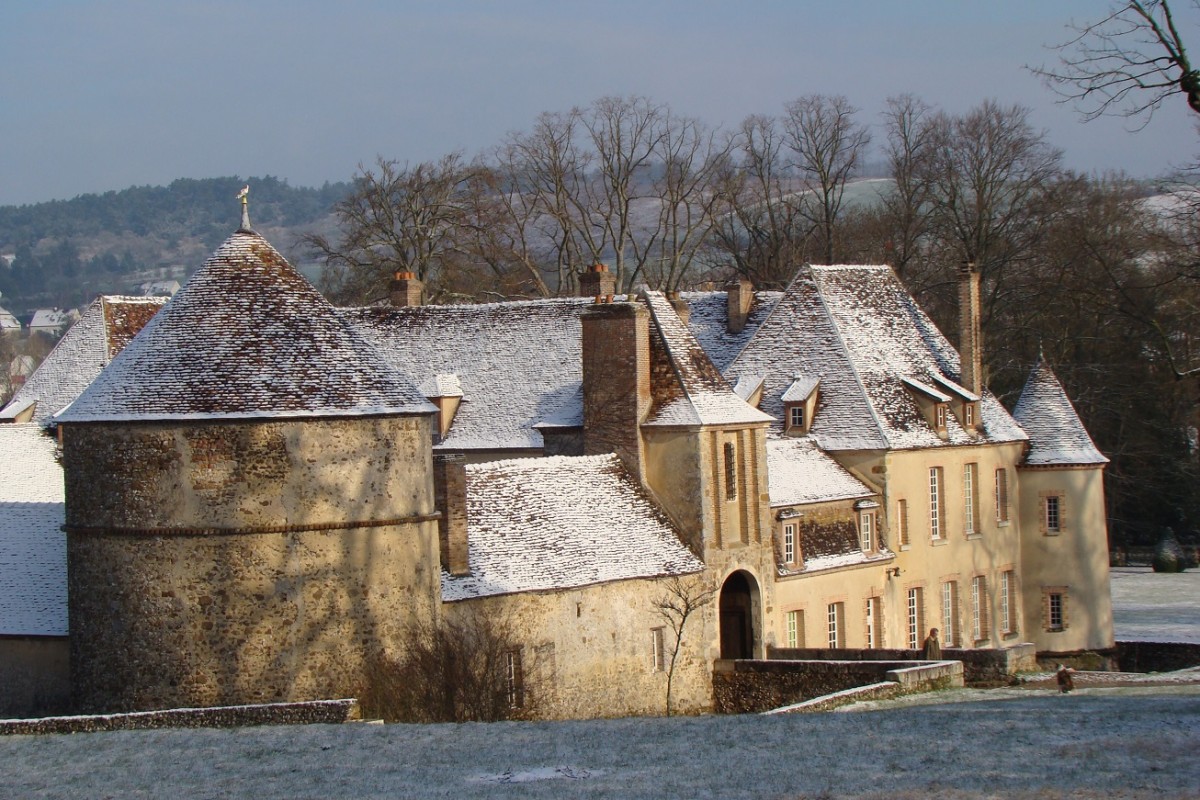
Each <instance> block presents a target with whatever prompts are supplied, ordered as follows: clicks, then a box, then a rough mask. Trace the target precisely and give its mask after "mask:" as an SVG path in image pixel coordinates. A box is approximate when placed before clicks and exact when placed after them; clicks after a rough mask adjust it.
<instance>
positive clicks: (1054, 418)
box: [1013, 359, 1108, 466]
mask: <svg viewBox="0 0 1200 800" xmlns="http://www.w3.org/2000/svg"><path fill="white" fill-rule="evenodd" d="M1013 416H1014V417H1015V418H1016V420H1017V422H1018V423H1020V425H1021V427H1022V428H1024V429H1025V432H1026V433H1028V434H1029V451H1028V452H1027V453H1026V454H1025V463H1026V464H1028V465H1029V466H1058V465H1061V466H1068V465H1072V466H1085V465H1093V464H1094V465H1100V464H1107V463H1108V459H1107V458H1105V457H1104V456H1103V455H1102V454H1101V453H1100V451H1099V450H1097V449H1096V445H1095V444H1094V443H1093V442H1092V437H1091V436H1089V435H1088V432H1087V429H1086V428H1084V427H1083V422H1081V421H1080V419H1079V415H1078V414H1076V413H1075V406H1073V405H1072V404H1071V400H1070V399H1069V398H1068V397H1067V393H1066V392H1065V391H1063V388H1062V384H1061V383H1059V381H1058V378H1057V377H1056V376H1055V374H1054V371H1053V370H1051V369H1050V365H1049V364H1047V363H1046V361H1045V359H1039V360H1038V363H1037V364H1036V365H1035V366H1034V368H1033V371H1032V372H1031V373H1030V374H1029V380H1027V381H1026V382H1025V388H1024V389H1023V390H1022V391H1021V397H1020V398H1019V399H1018V400H1017V405H1016V407H1015V408H1014V409H1013Z"/></svg>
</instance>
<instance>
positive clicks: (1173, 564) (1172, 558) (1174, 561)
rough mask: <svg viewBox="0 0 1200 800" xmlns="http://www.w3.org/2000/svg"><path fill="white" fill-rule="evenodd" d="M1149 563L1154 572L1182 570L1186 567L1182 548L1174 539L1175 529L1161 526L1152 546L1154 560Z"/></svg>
mask: <svg viewBox="0 0 1200 800" xmlns="http://www.w3.org/2000/svg"><path fill="white" fill-rule="evenodd" d="M1150 563H1151V566H1152V567H1154V571H1155V572H1183V571H1184V570H1185V569H1187V561H1186V560H1185V558H1184V554H1183V548H1182V547H1180V546H1179V542H1178V541H1177V540H1176V539H1175V531H1173V530H1171V529H1170V528H1163V532H1162V535H1161V536H1160V537H1159V539H1158V544H1157V545H1156V546H1155V548H1154V560H1153V561H1152V562H1150Z"/></svg>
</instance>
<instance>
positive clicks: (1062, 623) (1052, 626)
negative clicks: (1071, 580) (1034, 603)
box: [1042, 586, 1067, 632]
mask: <svg viewBox="0 0 1200 800" xmlns="http://www.w3.org/2000/svg"><path fill="white" fill-rule="evenodd" d="M1042 614H1043V616H1044V617H1045V627H1046V630H1048V631H1052V632H1053V631H1064V630H1066V629H1067V589H1066V587H1065V586H1047V587H1046V588H1045V589H1043V590H1042Z"/></svg>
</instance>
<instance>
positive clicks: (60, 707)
mask: <svg viewBox="0 0 1200 800" xmlns="http://www.w3.org/2000/svg"><path fill="white" fill-rule="evenodd" d="M70 704H71V670H70V663H69V650H68V645H67V637H65V636H0V718H4V717H30V716H35V715H41V714H62V713H66V712H67V711H69V710H70V707H71V705H70Z"/></svg>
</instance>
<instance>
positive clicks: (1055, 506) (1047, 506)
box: [1042, 494, 1063, 536]
mask: <svg viewBox="0 0 1200 800" xmlns="http://www.w3.org/2000/svg"><path fill="white" fill-rule="evenodd" d="M1062 529H1063V528H1062V496H1061V495H1057V494H1050V495H1046V496H1045V497H1043V498H1042V533H1044V534H1046V535H1048V536H1053V535H1055V534H1059V533H1062Z"/></svg>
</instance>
